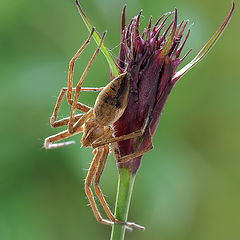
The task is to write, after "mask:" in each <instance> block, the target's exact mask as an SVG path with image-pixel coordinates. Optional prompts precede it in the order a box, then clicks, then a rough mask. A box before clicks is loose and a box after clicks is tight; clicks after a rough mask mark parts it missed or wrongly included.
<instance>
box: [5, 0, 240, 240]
mask: <svg viewBox="0 0 240 240" xmlns="http://www.w3.org/2000/svg"><path fill="white" fill-rule="evenodd" d="M124 3H127V20H129V19H130V18H131V17H132V16H135V15H136V14H137V13H138V12H139V10H140V9H143V16H144V17H142V19H141V28H142V29H143V27H144V26H146V24H147V21H148V19H149V17H150V15H153V19H154V20H156V19H157V18H158V17H159V16H160V15H161V14H162V13H164V12H167V11H172V10H173V9H174V7H177V8H178V10H179V20H182V19H188V18H189V19H190V24H192V23H194V25H192V26H191V36H190V38H189V40H188V44H187V46H186V48H185V52H186V51H187V50H188V49H189V48H190V47H192V48H193V51H192V53H191V54H190V56H189V57H188V58H187V59H186V61H185V64H186V63H187V62H188V61H190V60H191V58H193V56H195V54H196V53H197V52H198V50H200V49H201V47H202V46H203V45H204V44H205V42H206V41H207V40H208V39H209V38H210V37H211V36H212V34H213V33H214V32H215V31H216V29H217V28H218V27H219V25H220V24H221V23H222V22H223V20H224V19H225V17H226V16H227V13H228V12H229V10H230V8H231V0H229V1H227V0H220V1H219V0H212V1H208V0H202V1H191V0H179V1H176V0H172V1H167V0H166V1H163V0H162V1H156V0H148V1H144V0H132V1H130V0H128V1H120V0H117V1H110V0H102V1H98V0H88V1H81V4H82V7H83V8H84V10H85V12H86V13H87V15H88V16H89V18H90V19H91V20H92V22H93V23H94V25H95V26H96V27H97V29H98V31H99V32H100V33H101V32H103V31H104V30H105V29H107V30H108V34H107V37H106V44H107V46H108V47H109V48H110V49H111V50H112V54H113V55H114V56H117V53H118V49H119V48H118V47H119V40H120V15H121V9H122V7H123V5H124ZM236 4H237V7H236V10H235V13H234V15H233V18H232V21H231V23H230V24H229V26H228V28H227V29H226V31H225V32H224V34H223V35H222V38H221V39H220V40H219V41H218V42H217V44H216V45H215V47H214V49H213V51H211V52H210V54H209V55H208V56H207V58H205V59H204V60H203V61H202V62H201V63H200V64H198V65H197V66H196V67H195V68H194V69H193V70H192V71H191V72H189V73H188V74H186V76H184V77H183V78H182V79H181V81H179V83H178V84H177V85H176V87H175V89H174V90H173V92H172V93H171V96H170V98H169V100H168V102H167V104H166V107H165V110H164V113H163V116H162V119H161V122H160V125H159V128H158V130H157V133H156V135H155V138H154V144H155V149H154V150H153V151H152V152H150V153H147V154H146V155H145V156H144V160H143V163H142V166H141V169H140V171H139V173H138V176H137V178H136V182H135V187H134V192H133V197H132V202H131V208H130V213H129V220H130V221H135V222H137V223H139V224H142V225H144V226H146V231H144V232H142V231H139V230H134V231H133V232H132V233H127V235H126V239H129V240H130V239H132V240H134V239H138V240H143V239H164V240H176V239H177V240H202V239H204V240H229V239H231V240H234V239H239V237H240V228H239V223H240V204H239V203H240V188H239V186H240V161H239V160H240V159H239V156H240V124H239V123H240V108H239V102H240V94H239V93H240V81H239V73H238V72H239V53H240V51H239V50H240V47H239V46H240V45H239V43H238V42H239V39H240V32H239V21H240V17H239V7H238V5H239V2H236ZM87 36H88V32H87V30H86V28H85V26H84V24H83V22H82V20H81V17H80V16H79V14H78V11H77V9H76V6H75V3H74V1H73V0H71V1H70V0H68V1H66V0H65V1H61V0H60V1H48V0H42V1H30V0H19V1H6V0H5V1H4V0H2V1H1V2H0V79H1V93H0V99H1V101H0V107H1V128H0V132H1V140H0V141H1V143H0V148H1V157H0V158H1V160H0V239H1V240H22V239H24V240H28V239H29V240H30V239H31V240H33V239H34V240H65V239H109V238H110V231H111V229H110V228H109V227H107V226H104V225H101V224H99V223H97V222H96V221H95V218H94V216H93V213H92V210H91V208H90V207H89V206H88V200H87V199H86V197H85V194H84V178H85V176H86V174H87V169H88V167H89V164H90V161H91V159H92V156H93V155H92V153H91V149H83V148H82V149H80V143H79V140H80V136H76V137H75V140H76V144H75V145H72V146H68V147H66V148H62V149H55V150H51V151H46V150H45V149H43V147H42V145H43V141H44V138H45V137H47V136H49V135H52V134H55V133H57V132H58V131H59V130H58V129H51V128H50V126H49V117H50V115H51V113H52V110H53V107H54V104H55V102H56V98H57V96H58V94H59V91H60V89H61V88H62V87H64V86H66V83H67V80H66V79H67V70H68V62H69V60H70V59H71V57H72V56H73V54H74V53H75V52H76V50H77V49H78V48H79V47H80V46H81V45H82V43H83V42H84V40H85V39H86V37H87ZM95 48H96V44H95V42H94V41H91V43H90V45H89V46H88V48H87V49H86V51H85V52H84V53H83V54H82V55H81V57H80V59H79V60H78V62H77V64H76V68H75V83H76V81H77V80H78V79H79V77H80V75H81V72H82V71H83V69H84V67H85V66H86V64H87V62H88V61H89V59H90V57H91V55H92V53H93V51H94V49H95ZM183 65H184V64H183ZM183 65H182V66H183ZM108 81H109V68H108V65H107V62H106V61H105V59H104V57H103V55H102V54H99V56H98V57H97V59H96V61H95V63H94V65H93V67H92V69H91V70H90V72H89V74H88V76H87V79H86V81H85V84H84V85H85V86H104V85H106V84H107V83H108ZM95 98H96V94H95V93H88V94H82V95H81V100H82V101H83V102H85V103H88V104H89V105H93V104H94V99H95ZM63 105H67V104H66V102H65V103H64V104H63ZM68 113H69V108H68V107H65V108H64V107H63V111H62V112H61V115H62V116H67V114H68ZM108 160H109V161H108V163H107V166H106V169H105V171H104V174H103V177H102V182H101V186H102V189H103V192H104V193H105V195H106V196H107V201H108V202H109V205H110V206H111V207H112V209H113V208H114V202H115V195H116V187H117V170H116V166H115V163H114V159H113V157H112V156H110V157H109V159H108Z"/></svg>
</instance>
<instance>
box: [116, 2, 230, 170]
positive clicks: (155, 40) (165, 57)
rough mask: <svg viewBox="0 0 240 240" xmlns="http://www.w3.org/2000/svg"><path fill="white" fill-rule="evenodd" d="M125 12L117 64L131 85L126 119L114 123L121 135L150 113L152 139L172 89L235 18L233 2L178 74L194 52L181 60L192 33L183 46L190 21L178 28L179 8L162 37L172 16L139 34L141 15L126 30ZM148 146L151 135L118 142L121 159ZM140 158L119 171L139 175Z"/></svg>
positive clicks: (121, 166)
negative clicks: (223, 18) (183, 63)
mask: <svg viewBox="0 0 240 240" xmlns="http://www.w3.org/2000/svg"><path fill="white" fill-rule="evenodd" d="M125 9H126V7H124V8H123V13H122V28H121V45H120V46H121V47H120V52H119V56H118V61H117V63H118V65H119V66H120V67H121V69H122V71H127V72H129V73H130V74H131V86H130V93H129V99H128V105H127V108H126V110H125V112H124V114H123V116H122V117H121V118H120V119H119V120H118V121H117V122H115V124H114V129H115V132H116V133H115V134H116V136H121V135H124V134H128V133H130V132H134V131H136V130H138V129H141V128H142V126H143V124H144V122H145V121H146V117H148V115H149V113H150V119H151V126H150V129H151V135H152V136H153V135H154V133H155V131H156V128H157V126H158V123H159V120H160V116H161V114H162V111H163V108H164V105H165V103H166V100H167V98H168V96H169V94H170V92H171V90H172V88H173V86H174V85H175V83H176V82H177V80H178V79H179V78H180V77H181V76H182V75H183V74H184V73H185V72H186V71H187V70H188V69H190V68H191V67H192V66H193V65H195V64H196V63H197V62H198V61H199V60H201V58H203V57H204V56H205V55H206V53H207V52H208V51H209V49H210V48H211V46H212V45H213V44H214V43H215V41H216V40H217V39H218V37H219V36H220V34H221V32H222V31H223V30H224V28H225V27H226V25H227V23H228V21H229V19H230V17H231V15H232V12H233V9H234V3H233V7H232V9H231V11H230V13H229V15H228V17H227V18H226V20H225V21H224V23H223V24H222V25H221V27H220V28H219V29H218V31H217V32H216V33H215V34H214V36H213V37H212V38H211V39H210V40H209V42H208V43H207V44H206V45H205V46H204V48H203V49H202V50H201V51H200V52H199V54H198V55H197V56H196V57H195V58H194V59H193V60H192V61H191V62H190V63H189V64H188V65H187V66H186V67H185V68H183V69H182V70H180V71H179V72H177V73H176V69H177V67H178V66H179V64H180V63H181V62H182V61H183V60H184V59H185V57H186V56H187V55H188V53H189V52H190V50H191V49H190V50H189V51H188V52H187V54H186V55H185V56H183V57H182V58H180V54H181V51H182V49H183V47H184V45H185V43H186V40H187V39H188V37H189V33H190V30H188V31H187V34H186V36H185V38H184V40H183V41H182V43H181V44H180V42H181V40H182V38H183V33H184V30H185V29H186V26H187V23H188V21H182V22H181V24H180V25H179V26H178V27H177V9H175V11H174V20H173V21H172V22H171V23H170V25H169V26H168V27H167V28H166V30H165V31H164V32H163V34H162V35H160V33H161V31H163V27H164V26H165V25H166V20H167V18H168V17H169V16H170V15H171V13H167V14H164V15H163V16H161V17H160V18H159V19H158V20H157V22H156V23H155V24H154V25H153V24H152V18H150V21H149V24H148V27H147V28H146V29H144V30H143V32H142V34H140V32H139V20H140V16H141V12H140V13H139V14H138V15H137V16H136V17H134V18H133V19H131V21H130V23H129V24H128V26H127V27H126V25H125ZM152 25H153V26H152ZM170 29H171V31H170ZM169 31H170V33H169V34H168V32H169ZM148 144H150V141H149V137H148V136H145V137H144V139H142V138H138V139H130V140H125V141H122V142H118V146H119V149H120V153H121V155H122V156H125V155H127V154H130V153H132V152H134V151H139V150H141V149H143V148H144V147H146V146H147V145H148ZM141 158H142V156H141V157H138V158H135V159H132V160H131V161H129V162H127V163H122V164H121V163H118V165H119V167H120V168H129V169H130V170H131V172H132V173H136V171H137V170H138V168H139V166H140V162H141Z"/></svg>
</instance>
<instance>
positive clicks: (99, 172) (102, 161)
mask: <svg viewBox="0 0 240 240" xmlns="http://www.w3.org/2000/svg"><path fill="white" fill-rule="evenodd" d="M108 154H109V146H108V145H107V144H106V145H105V146H104V150H103V154H102V156H101V158H100V160H99V165H98V168H97V171H96V174H95V178H94V183H93V186H94V189H95V192H96V194H97V196H98V198H99V200H100V202H101V204H102V206H103V208H104V210H105V212H106V214H107V215H108V217H109V218H110V220H111V221H112V222H116V223H119V224H124V225H126V227H127V228H128V230H132V229H131V228H132V227H136V228H140V229H144V227H142V226H140V225H138V224H135V223H130V222H121V221H119V220H117V219H116V218H115V217H114V215H113V214H112V212H111V210H110V209H109V207H108V205H107V202H106V200H105V198H104V196H103V194H102V191H101V189H100V187H99V182H100V178H101V176H102V173H103V170H104V167H105V164H106V160H107V157H108Z"/></svg>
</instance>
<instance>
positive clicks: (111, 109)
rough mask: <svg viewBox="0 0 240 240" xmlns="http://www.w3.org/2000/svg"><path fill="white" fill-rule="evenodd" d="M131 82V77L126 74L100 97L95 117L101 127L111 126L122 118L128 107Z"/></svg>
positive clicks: (114, 81)
mask: <svg viewBox="0 0 240 240" xmlns="http://www.w3.org/2000/svg"><path fill="white" fill-rule="evenodd" d="M129 80H130V75H129V74H128V73H126V72H125V73H123V74H121V75H119V76H118V77H116V78H115V79H113V80H112V81H111V82H110V83H109V84H108V85H107V86H106V87H105V88H104V89H103V90H102V91H101V93H100V94H99V95H98V97H97V99H96V102H95V106H94V117H95V120H96V121H97V123H98V124H99V125H101V126H108V125H111V124H113V123H114V122H116V121H117V120H118V119H119V118H120V117H121V116H122V114H123V113H124V111H125V109H126V106H127V99H128V93H129V86H130V81H129Z"/></svg>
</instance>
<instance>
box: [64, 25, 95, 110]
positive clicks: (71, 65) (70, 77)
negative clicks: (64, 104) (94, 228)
mask: <svg viewBox="0 0 240 240" xmlns="http://www.w3.org/2000/svg"><path fill="white" fill-rule="evenodd" d="M94 31H95V28H93V29H92V31H91V33H90V35H89V37H88V39H87V40H86V42H85V43H84V44H83V45H82V46H81V47H80V49H79V50H78V51H77V52H76V54H75V55H74V56H73V58H72V59H71V61H70V63H69V70H68V92H67V100H68V103H69V104H70V105H72V84H73V69H74V65H75V61H76V60H77V58H78V57H79V55H80V54H81V53H82V51H83V50H84V49H85V47H86V46H87V45H88V43H89V42H90V39H91V37H92V35H93V33H94Z"/></svg>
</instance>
